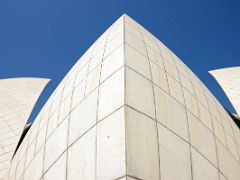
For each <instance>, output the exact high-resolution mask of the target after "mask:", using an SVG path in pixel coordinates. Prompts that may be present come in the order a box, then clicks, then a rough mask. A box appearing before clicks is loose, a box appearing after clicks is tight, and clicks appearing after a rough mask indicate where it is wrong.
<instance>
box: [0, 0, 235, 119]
mask: <svg viewBox="0 0 240 180" xmlns="http://www.w3.org/2000/svg"><path fill="white" fill-rule="evenodd" d="M239 7H240V2H239V1H237V0H228V1H227V0H211V1H210V0H181V1H179V0H129V1H120V0H114V1H113V0H41V1H36V0H21V1H19V0H6V1H3V0H2V1H0V78H9V77H19V76H25V77H29V76H30V77H46V78H50V79H52V82H51V84H50V85H49V86H48V87H47V89H46V90H45V92H44V93H43V95H42V96H41V99H40V101H39V102H38V103H37V105H36V107H35V110H34V112H33V114H32V116H31V119H30V120H32V119H33V118H34V116H35V115H36V114H37V112H38V111H39V109H40V108H41V107H42V105H43V104H44V102H45V101H46V100H47V99H48V97H49V95H50V93H51V92H52V91H53V90H54V89H55V88H56V86H57V85H58V83H59V82H60V81H61V79H62V78H63V77H64V75H65V74H66V73H67V72H68V71H69V69H70V68H71V67H72V66H73V64H74V63H75V62H76V61H77V59H78V58H79V57H80V56H81V55H82V54H83V53H84V52H85V51H86V50H87V49H88V47H89V46H90V45H91V44H92V43H93V42H94V41H95V40H96V39H97V38H98V37H99V36H100V35H101V33H103V32H104V31H105V30H106V29H107V27H109V26H110V25H111V24H112V23H113V22H114V21H115V20H116V19H117V18H118V17H119V16H121V15H122V14H123V13H127V14H128V15H129V16H131V17H132V18H133V19H135V20H137V21H138V22H139V23H140V24H142V25H143V26H144V27H146V28H147V29H148V30H149V31H150V32H152V33H153V34H154V35H155V36H156V37H157V38H158V39H160V40H161V41H162V42H163V43H164V44H166V45H167V46H168V47H169V48H170V49H171V50H172V51H173V52H174V53H175V54H177V56H179V57H180V58H181V59H182V60H183V61H184V63H185V64H187V65H188V66H189V67H190V68H191V69H192V70H193V72H194V73H196V74H197V76H198V77H199V78H200V79H201V80H202V81H203V82H204V83H205V84H206V85H207V86H208V87H209V89H210V90H211V91H212V92H213V93H214V95H215V96H217V98H218V99H219V100H220V102H221V103H222V104H224V105H225V106H226V107H227V108H229V109H231V110H232V107H231V105H230V103H229V102H228V100H227V99H226V97H225V96H224V94H223V92H222V91H221V89H220V87H219V86H218V85H217V83H216V82H215V81H214V80H213V79H212V78H211V77H210V76H209V75H208V73H207V71H209V70H212V69H216V68H222V67H229V66H237V65H240V58H239V53H240V45H239V42H240V34H239V33H240V11H239Z"/></svg>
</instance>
